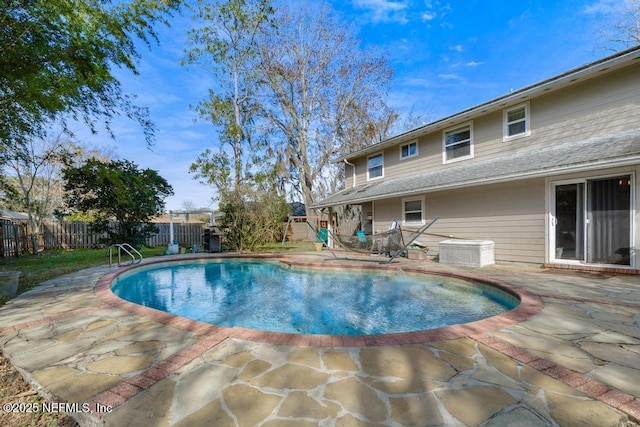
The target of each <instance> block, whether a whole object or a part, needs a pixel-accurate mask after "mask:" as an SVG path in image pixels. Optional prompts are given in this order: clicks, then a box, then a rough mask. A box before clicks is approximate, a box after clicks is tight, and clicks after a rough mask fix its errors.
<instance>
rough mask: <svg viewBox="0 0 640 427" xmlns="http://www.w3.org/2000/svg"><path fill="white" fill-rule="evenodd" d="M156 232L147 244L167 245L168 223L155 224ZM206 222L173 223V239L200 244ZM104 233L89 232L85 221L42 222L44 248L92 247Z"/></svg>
mask: <svg viewBox="0 0 640 427" xmlns="http://www.w3.org/2000/svg"><path fill="white" fill-rule="evenodd" d="M155 225H156V227H157V228H158V233H156V234H154V235H153V236H151V237H150V238H149V239H147V242H146V244H147V246H167V245H168V244H169V225H170V224H168V223H157V224H155ZM205 228H207V225H206V224H204V223H203V224H180V223H177V224H176V223H174V224H173V234H174V237H173V238H174V240H177V241H178V243H179V244H180V245H181V246H187V245H189V246H190V245H193V244H194V243H197V244H202V241H203V238H202V235H203V234H204V230H205ZM102 237H105V235H104V234H101V235H97V234H93V233H91V232H90V227H89V224H88V223H86V222H67V221H47V222H45V224H44V229H43V240H44V249H80V248H94V247H97V246H99V245H100V238H102Z"/></svg>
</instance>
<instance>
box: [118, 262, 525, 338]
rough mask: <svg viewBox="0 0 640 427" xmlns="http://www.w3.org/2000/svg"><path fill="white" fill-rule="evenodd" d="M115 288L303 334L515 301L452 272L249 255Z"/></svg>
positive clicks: (176, 266)
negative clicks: (313, 265)
mask: <svg viewBox="0 0 640 427" xmlns="http://www.w3.org/2000/svg"><path fill="white" fill-rule="evenodd" d="M112 290H113V292H114V293H115V294H116V295H118V296H119V297H120V298H123V299H125V300H128V301H131V302H134V303H137V304H141V305H144V306H147V307H152V308H156V309H159V310H162V311H165V312H169V313H173V314H177V315H180V316H184V317H188V318H191V319H194V320H199V321H202V322H208V323H211V324H214V325H220V326H229V327H232V326H241V327H245V328H251V329H260V330H266V331H272V332H288V333H301V334H330V335H370V334H383V333H395V332H408V331H415V330H424V329H432V328H437V327H441V326H448V325H453V324H458V323H466V322H471V321H474V320H479V319H482V318H485V317H489V316H493V315H496V314H500V313H503V312H505V311H508V310H510V309H512V308H514V307H515V306H516V305H517V304H518V299H517V298H516V297H514V296H512V295H511V294H508V293H506V292H504V291H501V290H498V289H496V288H493V287H491V286H488V285H483V284H480V283H470V282H468V281H463V280H459V279H455V278H450V277H440V276H425V275H407V274H403V273H402V272H400V273H399V274H389V273H385V272H370V273H364V272H360V271H344V272H335V271H332V272H330V271H322V270H317V269H315V270H303V269H296V268H292V269H290V268H288V267H287V266H284V265H281V264H279V263H273V262H262V261H248V260H207V261H189V262H180V263H170V264H160V265H155V266H148V267H143V268H138V269H134V270H132V271H131V272H128V273H125V274H122V275H120V276H119V277H118V278H116V280H115V281H114V283H113V286H112Z"/></svg>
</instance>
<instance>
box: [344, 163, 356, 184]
mask: <svg viewBox="0 0 640 427" xmlns="http://www.w3.org/2000/svg"><path fill="white" fill-rule="evenodd" d="M343 161H344V163H345V164H346V165H349V166H351V167H352V168H353V180H352V185H351V187H355V186H356V165H354V164H353V163H349V161H348V160H347V159H343Z"/></svg>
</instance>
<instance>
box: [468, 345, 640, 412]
mask: <svg viewBox="0 0 640 427" xmlns="http://www.w3.org/2000/svg"><path fill="white" fill-rule="evenodd" d="M469 338H471V339H473V340H475V341H476V342H478V343H480V344H483V345H485V346H487V347H489V348H491V349H493V350H496V351H498V352H500V353H502V354H504V355H507V356H509V357H510V358H512V359H514V360H516V361H518V362H520V363H522V364H524V365H526V366H529V367H530V368H533V369H535V370H536V371H539V372H542V373H543V374H546V375H548V376H550V377H552V378H554V379H556V380H558V381H560V382H562V383H564V384H566V385H568V386H570V387H573V388H575V389H577V390H579V391H581V392H583V393H584V394H586V395H587V396H589V397H591V398H593V399H596V400H599V401H600V402H603V403H606V404H607V405H609V406H611V407H613V408H615V409H617V410H619V411H621V412H624V413H625V414H626V415H627V416H629V417H631V418H632V419H633V421H635V422H640V399H638V398H637V397H635V396H632V395H630V394H627V393H624V392H622V391H618V390H614V389H612V388H610V387H609V386H607V385H606V384H604V383H601V382H600V381H596V380H593V379H591V378H588V377H586V376H585V375H583V374H581V373H579V372H576V371H574V370H572V369H568V368H565V367H563V366H560V365H558V364H556V363H555V362H552V361H550V360H548V359H544V358H541V357H538V356H535V355H533V354H532V353H530V352H529V351H528V350H525V349H522V348H520V347H516V346H514V345H513V344H510V343H508V342H506V341H502V340H500V339H498V338H495V337H493V336H489V335H486V334H479V335H471V336H469Z"/></svg>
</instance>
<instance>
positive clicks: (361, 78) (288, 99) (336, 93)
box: [259, 2, 392, 209]
mask: <svg viewBox="0 0 640 427" xmlns="http://www.w3.org/2000/svg"><path fill="white" fill-rule="evenodd" d="M276 21H277V22H278V28H277V29H273V30H272V31H270V32H269V33H268V34H266V36H265V37H264V38H263V39H262V40H261V42H260V64H259V67H260V71H261V74H262V77H263V78H264V82H263V83H264V85H265V90H266V92H265V98H266V99H265V101H264V102H263V103H262V105H263V106H264V108H265V111H264V113H265V115H266V117H267V118H268V120H269V122H270V123H271V124H272V126H273V130H274V133H273V136H274V138H276V139H277V140H276V144H275V150H276V152H278V153H279V156H280V158H281V159H282V162H283V164H284V165H285V167H286V171H285V172H286V174H287V175H286V177H287V178H288V181H289V182H290V184H291V185H292V186H293V188H294V189H295V190H296V191H297V192H298V193H299V194H300V195H301V198H302V200H303V201H304V203H305V205H306V206H307V209H309V206H310V205H312V204H313V202H314V200H315V198H316V196H318V195H319V196H322V195H324V194H321V193H325V192H326V191H327V190H328V188H327V187H328V186H326V185H321V184H320V181H322V179H323V178H322V176H321V173H322V171H323V169H324V168H325V167H326V166H328V165H329V164H330V161H331V159H332V158H333V157H334V156H335V155H336V154H339V153H340V152H341V150H342V143H343V142H346V140H348V139H349V138H348V137H347V133H346V129H347V128H348V127H349V126H350V125H351V122H350V120H352V119H353V118H354V117H358V120H362V117H363V115H364V116H367V115H369V114H371V113H372V109H373V108H374V107H376V106H380V105H382V99H383V97H384V96H385V95H386V88H387V85H388V83H389V81H390V79H391V75H392V72H391V68H390V66H389V64H388V63H387V61H386V57H385V56H384V55H382V54H381V53H380V52H377V51H375V50H364V49H362V48H361V46H360V41H359V40H358V39H357V38H356V37H355V36H354V35H353V34H352V33H351V32H350V31H349V29H348V28H347V26H346V25H345V24H344V22H341V21H340V20H339V19H338V17H337V16H336V15H334V14H333V12H332V11H331V10H330V9H329V8H328V7H327V6H326V5H324V4H322V3H314V4H310V3H306V2H305V3H302V4H300V5H299V6H298V7H295V8H286V10H285V9H284V8H282V9H280V10H278V11H277V16H276ZM359 109H360V111H358V110H359ZM365 138H368V137H366V136H365ZM272 141H273V140H272Z"/></svg>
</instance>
